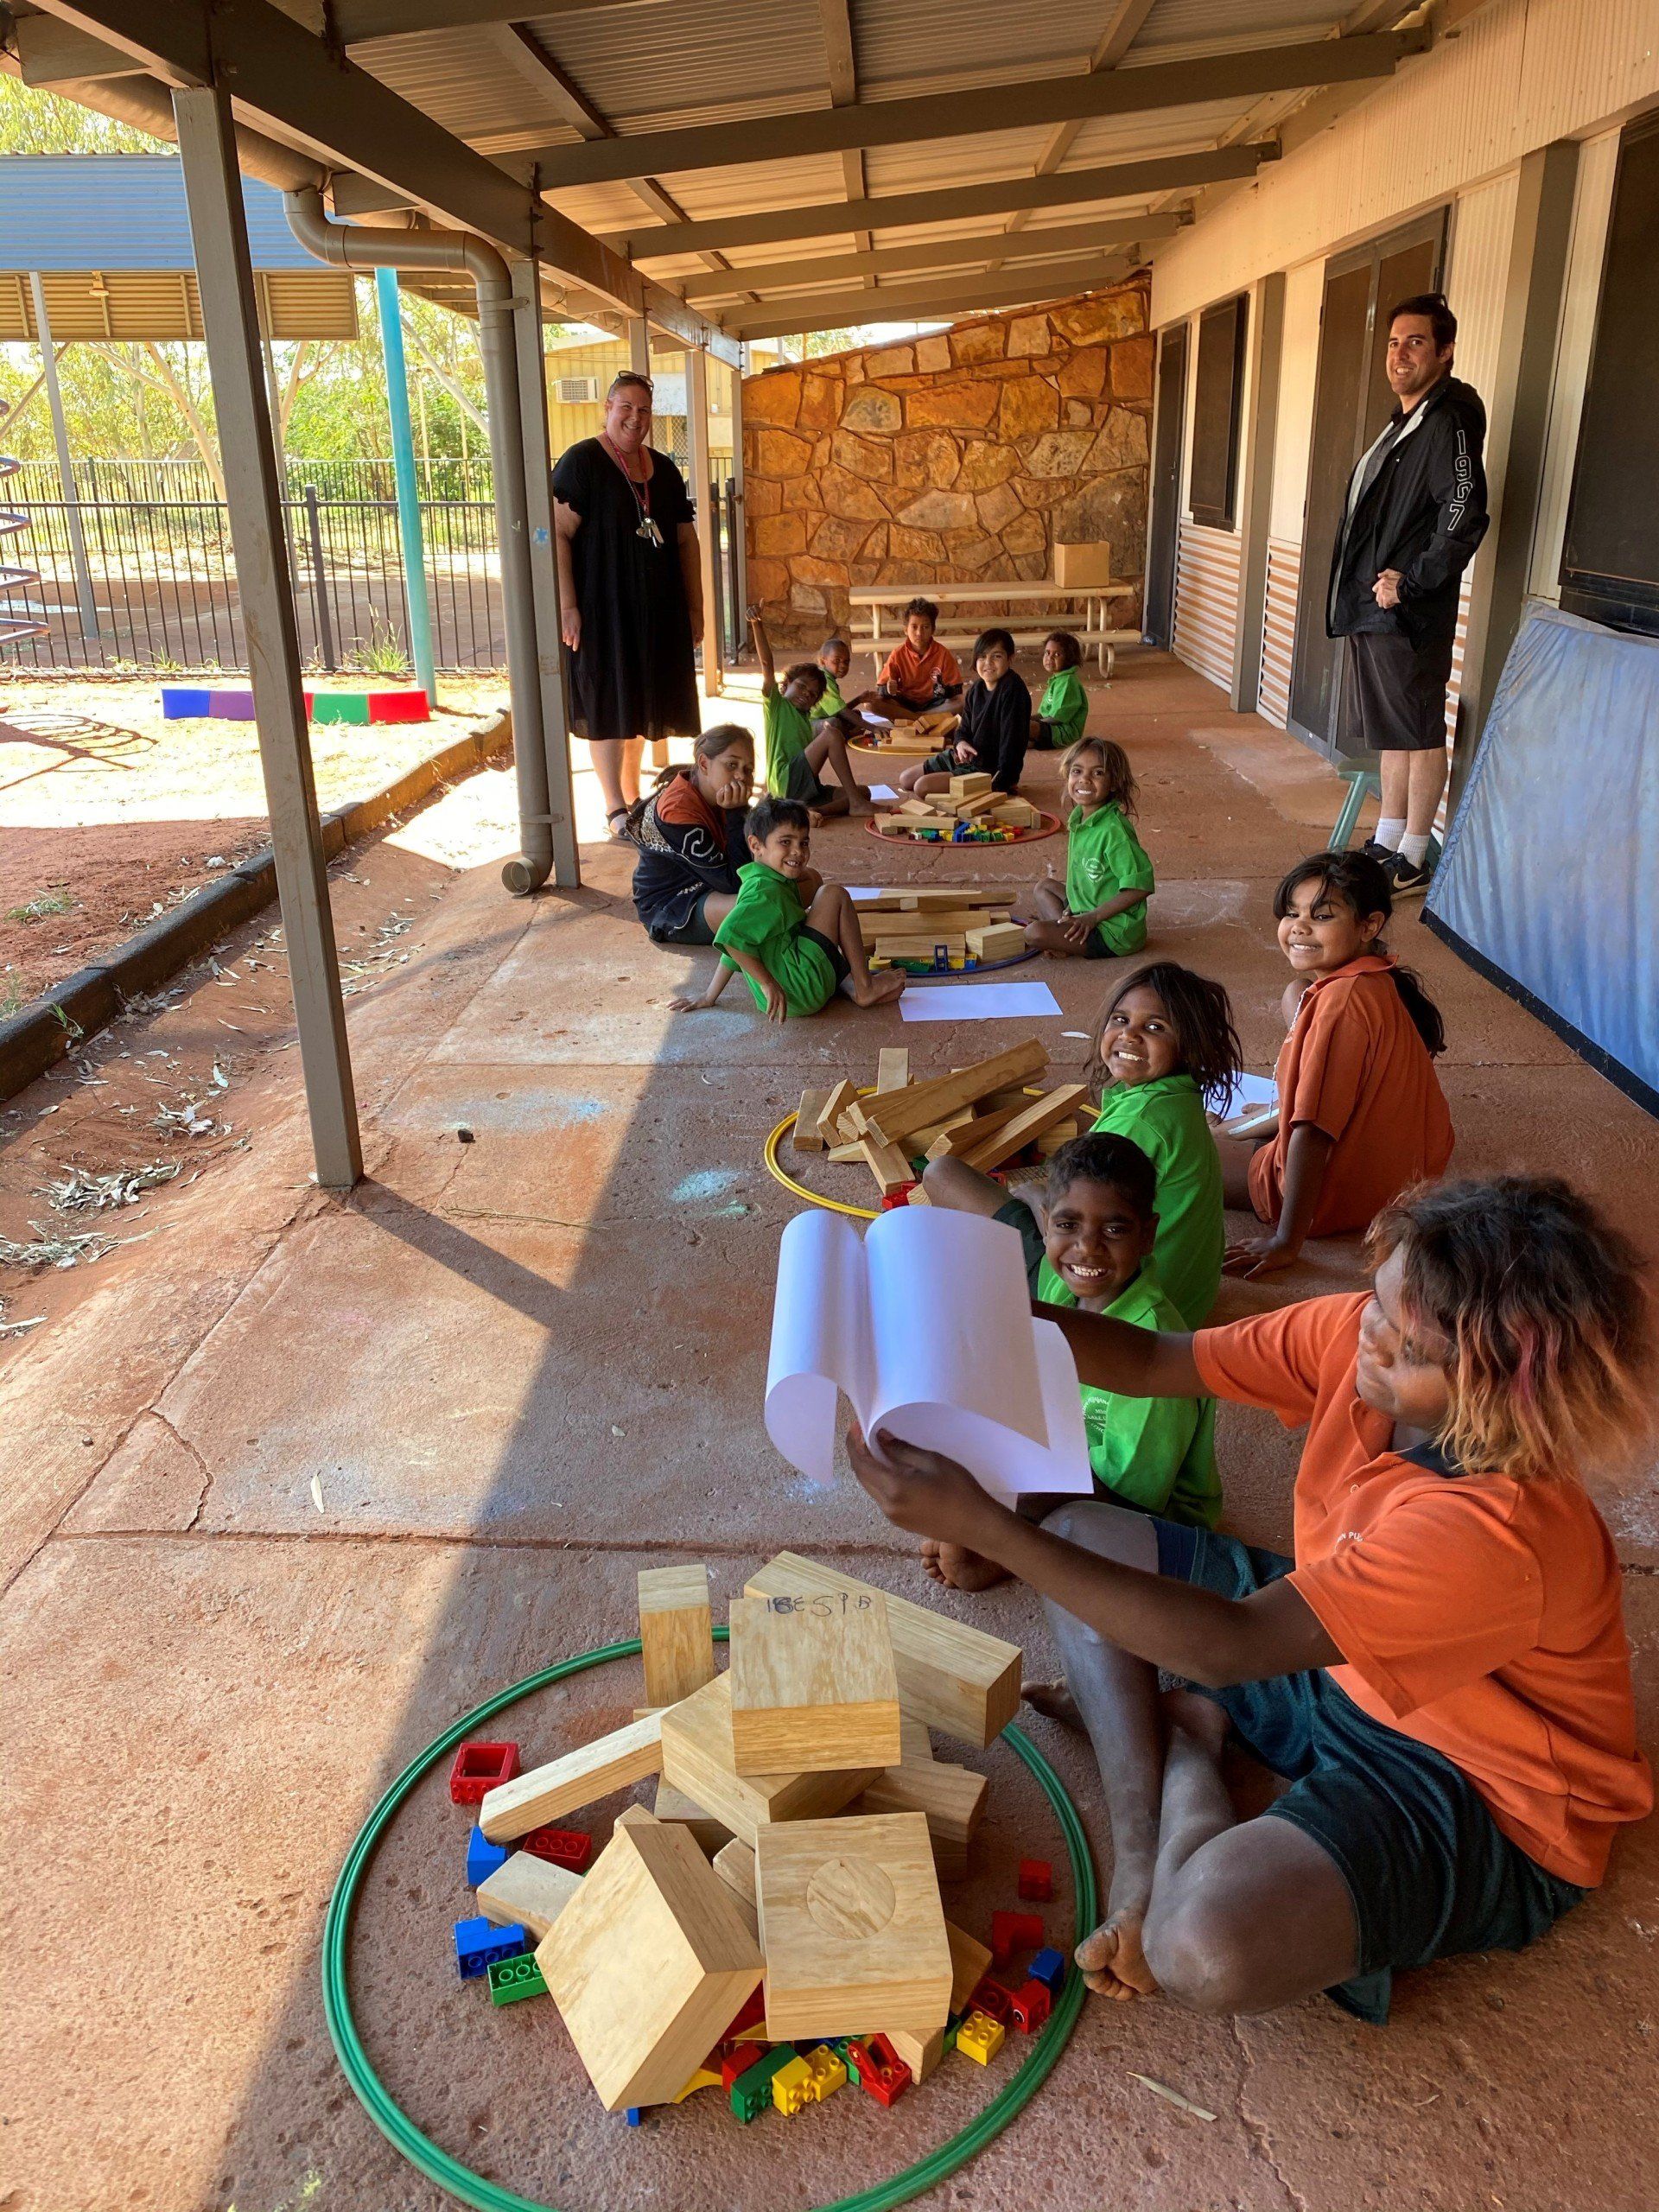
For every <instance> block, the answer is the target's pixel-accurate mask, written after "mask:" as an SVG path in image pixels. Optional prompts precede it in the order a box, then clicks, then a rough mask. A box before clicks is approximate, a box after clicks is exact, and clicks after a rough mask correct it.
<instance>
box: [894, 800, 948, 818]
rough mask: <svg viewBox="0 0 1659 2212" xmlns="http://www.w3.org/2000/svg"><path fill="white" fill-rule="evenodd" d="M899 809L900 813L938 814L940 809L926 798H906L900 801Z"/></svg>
mask: <svg viewBox="0 0 1659 2212" xmlns="http://www.w3.org/2000/svg"><path fill="white" fill-rule="evenodd" d="M937 812H938V808H937V807H935V806H933V805H931V804H930V802H929V801H928V800H926V799H925V798H906V799H901V800H900V801H899V813H900V814H910V815H917V814H929V815H931V814H936V813H937Z"/></svg>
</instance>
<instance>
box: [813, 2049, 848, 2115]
mask: <svg viewBox="0 0 1659 2212" xmlns="http://www.w3.org/2000/svg"><path fill="white" fill-rule="evenodd" d="M806 2063H807V2064H808V2066H810V2069H812V2094H813V2097H814V2099H815V2100H816V2101H817V2103H819V2104H822V2103H823V2101H824V2099H825V2098H826V2097H833V2096H834V2095H835V2094H836V2090H837V2089H839V2088H842V2085H843V2084H844V2082H846V2079H847V2069H846V2068H845V2067H844V2066H843V2065H842V2063H841V2061H840V2059H838V2058H837V2057H836V2054H835V2052H834V2051H833V2050H830V2048H829V2044H827V2043H821V2044H819V2045H818V2047H817V2050H814V2051H810V2052H809V2053H808V2054H807V2060H806Z"/></svg>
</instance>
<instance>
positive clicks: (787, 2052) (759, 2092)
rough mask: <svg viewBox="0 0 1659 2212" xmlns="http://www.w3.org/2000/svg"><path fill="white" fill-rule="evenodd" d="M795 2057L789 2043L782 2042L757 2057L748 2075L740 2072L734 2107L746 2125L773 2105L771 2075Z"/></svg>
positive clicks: (733, 2090) (733, 2092) (733, 2099)
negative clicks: (775, 2047)
mask: <svg viewBox="0 0 1659 2212" xmlns="http://www.w3.org/2000/svg"><path fill="white" fill-rule="evenodd" d="M794 2056H795V2051H794V2050H793V2048H792V2046H791V2044H786V2043H785V2044H779V2045H778V2047H777V2049H776V2050H769V2051H768V2052H767V2053H766V2056H765V2057H764V2058H757V2059H756V2061H755V2062H754V2064H753V2066H751V2067H750V2069H749V2070H748V2072H747V2074H740V2075H738V2077H737V2079H736V2081H735V2082H733V2084H732V2110H733V2111H734V2113H736V2114H737V2116H738V2118H739V2119H740V2120H741V2121H742V2122H743V2124H744V2125H745V2126H747V2125H748V2123H749V2121H750V2120H759V2119H760V2115H761V2113H763V2112H769V2111H770V2110H771V2108H772V2075H774V2074H776V2073H778V2072H779V2071H780V2070H781V2069H782V2068H784V2067H785V2066H787V2065H788V2064H789V2063H790V2061H791V2059H792V2058H793V2057H794Z"/></svg>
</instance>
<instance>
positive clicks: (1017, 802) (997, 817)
mask: <svg viewBox="0 0 1659 2212" xmlns="http://www.w3.org/2000/svg"><path fill="white" fill-rule="evenodd" d="M991 819H992V821H993V822H1001V823H1004V824H1005V825H1006V826H1007V828H1008V829H1038V828H1039V827H1040V826H1041V823H1042V815H1041V812H1040V810H1039V809H1038V808H1036V807H1034V806H1033V804H1032V803H1031V801H1030V800H1029V799H1028V798H1009V799H1004V800H1003V802H1002V804H1001V805H1000V806H996V807H993V808H992V810H991Z"/></svg>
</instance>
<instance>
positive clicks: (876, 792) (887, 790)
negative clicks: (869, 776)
mask: <svg viewBox="0 0 1659 2212" xmlns="http://www.w3.org/2000/svg"><path fill="white" fill-rule="evenodd" d="M864 796H865V798H870V799H896V798H898V796H899V794H898V792H897V791H894V789H893V785H891V784H871V785H868V788H867V789H866V791H865V793H864Z"/></svg>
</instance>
